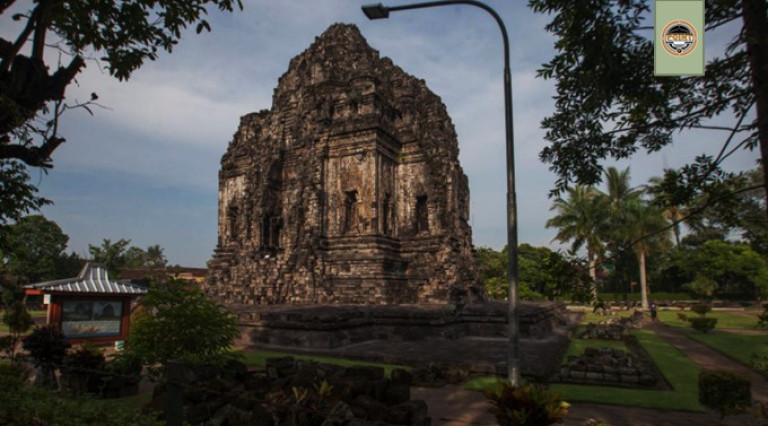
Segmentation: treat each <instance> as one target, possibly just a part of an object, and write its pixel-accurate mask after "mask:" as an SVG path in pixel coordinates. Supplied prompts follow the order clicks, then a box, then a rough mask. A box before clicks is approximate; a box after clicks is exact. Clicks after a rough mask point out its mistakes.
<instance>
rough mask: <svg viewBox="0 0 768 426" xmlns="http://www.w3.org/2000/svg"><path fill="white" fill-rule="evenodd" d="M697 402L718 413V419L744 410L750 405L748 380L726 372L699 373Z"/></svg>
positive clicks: (707, 371)
mask: <svg viewBox="0 0 768 426" xmlns="http://www.w3.org/2000/svg"><path fill="white" fill-rule="evenodd" d="M699 402H700V403H701V404H702V405H704V406H706V407H708V408H712V409H714V410H717V411H718V412H719V413H720V419H721V420H722V419H723V417H725V416H727V415H731V414H738V413H741V412H743V411H744V410H746V408H747V407H749V406H750V405H751V403H752V395H751V391H750V383H749V379H747V378H745V377H742V376H739V375H736V374H733V373H729V372H727V371H712V370H702V371H701V373H699Z"/></svg>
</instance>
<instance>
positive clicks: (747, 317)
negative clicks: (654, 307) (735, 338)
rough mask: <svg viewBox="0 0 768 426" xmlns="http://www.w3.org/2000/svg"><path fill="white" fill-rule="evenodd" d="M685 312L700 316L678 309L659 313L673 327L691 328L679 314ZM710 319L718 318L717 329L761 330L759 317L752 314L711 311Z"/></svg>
mask: <svg viewBox="0 0 768 426" xmlns="http://www.w3.org/2000/svg"><path fill="white" fill-rule="evenodd" d="M680 312H683V313H684V314H685V315H686V316H688V317H689V318H690V317H697V316H699V314H697V313H696V312H691V311H680V310H678V309H675V310H669V311H666V310H665V311H659V320H661V321H662V322H663V323H665V324H667V325H670V326H672V327H678V328H691V325H690V323H688V322H686V321H683V320H681V319H680V317H679V316H678V313H680ZM706 316H707V317H708V318H717V326H716V328H721V329H722V328H732V329H738V330H759V329H760V327H758V326H757V320H758V318H757V315H752V314H751V313H743V314H742V313H738V314H737V313H733V312H728V311H711V312H709V313H708V314H707V315H706Z"/></svg>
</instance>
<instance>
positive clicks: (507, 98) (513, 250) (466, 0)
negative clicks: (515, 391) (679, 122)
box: [362, 0, 520, 386]
mask: <svg viewBox="0 0 768 426" xmlns="http://www.w3.org/2000/svg"><path fill="white" fill-rule="evenodd" d="M456 4H466V5H470V6H475V7H479V8H481V9H483V10H485V11H486V12H488V13H490V14H491V16H493V19H495V20H496V23H497V24H498V25H499V29H500V30H501V37H502V39H503V40H504V119H505V123H506V133H507V140H506V142H507V253H508V265H507V284H508V286H509V296H508V298H507V299H508V301H509V309H508V312H507V313H508V321H509V355H508V359H507V378H508V379H509V381H510V383H511V384H512V385H513V386H518V385H519V384H520V336H519V334H520V333H519V331H520V327H519V322H518V305H519V303H518V291H517V287H518V285H517V283H518V280H517V196H516V193H515V149H514V148H515V138H514V134H513V131H512V78H511V76H510V72H509V40H508V38H507V28H506V27H505V26H504V22H503V21H502V20H501V17H500V16H499V14H498V13H496V11H495V10H493V9H492V8H491V7H490V6H488V5H486V4H485V3H481V2H479V1H473V0H446V1H430V2H425V3H414V4H404V5H400V6H384V5H382V4H381V3H379V4H369V5H365V6H363V7H362V9H363V13H365V16H367V17H368V19H384V18H389V13H390V12H398V11H401V10H410V9H425V8H428V7H437V6H450V5H456Z"/></svg>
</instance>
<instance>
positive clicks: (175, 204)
mask: <svg viewBox="0 0 768 426" xmlns="http://www.w3.org/2000/svg"><path fill="white" fill-rule="evenodd" d="M369 2H370V0H368V1H364V2H361V1H355V0H293V1H274V0H271V1H270V0H253V1H249V0H246V1H244V3H245V9H244V10H243V11H242V12H236V13H233V14H229V13H221V12H218V11H215V10H212V11H211V13H210V15H209V17H208V20H209V22H210V24H211V28H212V32H210V33H203V34H200V35H197V34H195V32H194V26H193V27H192V29H190V30H189V31H187V32H186V33H185V34H184V35H183V37H182V40H181V42H180V43H179V45H178V46H176V47H175V48H174V50H173V53H172V54H167V53H163V54H161V55H160V57H159V59H158V60H157V61H154V62H148V63H146V64H145V65H144V66H143V67H142V68H141V69H140V70H138V71H136V72H135V73H134V74H133V75H132V77H131V78H130V80H129V81H127V82H119V81H117V80H116V79H114V78H111V77H110V76H109V75H108V73H107V72H106V71H104V70H102V69H100V67H99V65H100V64H99V63H98V62H97V61H95V60H93V61H89V62H88V65H87V69H86V70H85V72H83V73H82V74H81V75H80V76H78V78H77V83H78V84H77V85H73V86H71V87H70V88H69V89H68V91H67V97H68V99H70V100H72V101H74V100H81V101H85V100H87V99H88V98H89V97H90V94H91V93H92V92H95V93H97V94H98V95H99V103H100V104H101V105H103V106H104V108H96V109H94V111H93V112H94V115H93V116H91V115H89V114H88V113H87V112H85V111H83V110H73V111H68V112H67V114H66V115H65V116H64V117H63V121H62V123H61V125H60V133H61V134H62V135H63V136H64V137H65V138H66V140H67V142H66V143H65V144H64V145H62V146H61V147H59V148H58V149H57V150H56V151H55V153H54V155H53V159H54V168H53V169H52V170H51V171H50V172H48V173H47V174H46V173H41V172H39V171H35V170H32V173H31V174H32V182H33V183H34V184H37V185H38V186H39V188H40V194H41V195H42V196H44V197H46V198H48V199H50V200H52V201H53V202H54V204H53V205H51V206H46V207H44V208H43V209H42V214H44V215H45V216H46V217H48V218H49V219H51V220H54V221H56V222H57V223H58V224H59V226H61V228H62V229H63V231H64V232H65V233H66V234H67V235H69V238H70V240H69V249H70V250H72V251H74V252H76V253H78V254H80V255H82V256H84V257H87V255H88V245H89V244H93V245H99V244H100V243H101V241H102V240H103V239H105V238H106V239H111V240H113V241H115V240H118V239H120V238H126V239H130V240H131V243H132V245H135V246H139V247H142V248H146V247H147V246H149V245H154V244H159V245H160V246H161V247H163V248H164V249H165V255H166V257H167V258H168V261H169V263H170V264H179V265H182V266H189V267H204V266H205V263H206V262H207V261H208V260H209V259H210V258H211V256H212V254H213V250H214V248H215V245H216V239H217V214H218V212H217V208H218V201H217V192H218V170H219V162H220V160H221V156H222V155H223V154H224V152H225V150H226V148H227V145H228V143H229V141H230V140H231V139H232V135H233V134H234V132H235V130H236V129H237V125H238V123H239V118H240V117H241V116H243V115H245V114H248V113H250V112H254V111H259V110H262V109H268V108H270V107H271V104H272V93H273V90H274V88H275V87H276V85H277V80H278V78H279V77H280V76H281V75H282V74H283V73H284V72H285V71H287V68H288V63H289V61H290V59H291V58H293V57H294V56H296V55H298V54H300V53H301V52H302V51H304V50H305V49H306V48H307V47H309V45H310V44H311V43H312V42H313V40H314V39H315V37H316V36H318V35H320V34H321V33H322V32H323V31H324V30H325V29H326V28H328V27H329V26H330V25H331V24H333V23H336V22H344V23H352V24H355V25H357V26H358V27H359V28H360V31H361V33H362V34H363V36H364V37H365V38H366V39H367V40H368V43H369V45H371V46H372V47H373V48H374V49H376V50H378V51H379V52H380V54H381V56H387V57H389V58H391V59H392V60H393V61H394V63H395V64H397V65H399V66H400V67H401V68H403V69H404V70H405V71H406V72H408V73H409V74H412V75H414V76H416V77H418V78H422V79H424V80H425V81H426V83H427V86H428V87H429V88H430V89H431V90H432V91H433V92H435V93H436V94H437V95H438V96H440V97H441V98H442V100H443V102H444V103H445V105H446V107H447V109H448V113H449V115H450V116H451V117H452V120H453V123H454V125H455V127H456V131H457V134H458V139H459V148H460V156H459V160H460V162H461V164H462V166H463V168H464V171H465V173H466V174H467V175H468V177H469V182H470V197H471V207H470V208H471V225H472V228H473V240H474V244H475V245H476V246H487V247H493V248H495V249H500V248H501V247H503V246H504V245H505V244H506V165H505V145H504V103H503V85H502V70H503V50H502V42H501V37H500V33H499V30H498V28H497V26H496V25H495V23H494V21H493V19H492V18H491V16H490V15H488V14H487V13H486V12H484V11H482V10H480V9H478V8H473V7H469V6H450V7H440V8H432V9H424V10H413V11H406V12H398V13H393V14H392V15H391V16H390V19H387V20H377V21H368V20H367V18H366V17H365V16H364V15H363V14H362V13H361V11H360V6H361V5H362V4H364V3H369ZM20 3H24V2H20ZM385 4H387V5H397V4H404V2H401V1H400V2H398V1H389V2H385ZM487 4H488V5H490V6H491V7H493V8H494V9H496V10H497V11H498V13H499V14H500V15H501V17H502V19H503V20H504V22H505V24H506V26H507V29H508V32H509V38H510V44H511V69H512V83H513V89H512V90H513V102H514V107H513V120H514V133H515V157H516V182H517V183H516V186H517V199H518V229H519V241H520V243H529V244H532V245H536V246H549V247H551V248H553V249H558V248H564V247H565V246H561V245H559V244H558V243H556V242H552V239H553V237H554V236H555V230H554V229H547V228H546V222H547V220H548V219H549V218H551V217H552V216H553V215H554V214H555V213H554V212H552V211H550V210H549V209H550V206H551V205H552V199H551V198H548V194H549V191H550V190H551V189H552V188H553V186H554V182H555V179H556V177H555V175H554V174H553V173H552V172H550V171H549V170H548V166H547V165H546V164H543V163H541V162H540V161H539V159H538V154H539V152H540V151H541V149H542V148H543V147H544V146H545V144H546V142H545V140H544V138H543V136H544V131H543V130H542V129H541V128H540V122H541V120H542V119H543V118H544V117H546V116H548V115H550V114H552V112H553V111H554V102H553V100H552V96H554V94H555V90H554V83H553V82H552V81H545V80H542V79H539V78H536V70H537V69H538V68H540V66H541V64H543V63H545V62H547V61H548V60H549V59H550V58H551V57H552V56H553V55H554V48H553V43H554V38H553V37H552V36H551V35H550V34H548V33H546V32H545V31H544V26H545V25H546V24H547V23H548V22H549V20H550V17H547V16H545V15H536V14H534V13H533V12H532V11H530V10H529V9H528V8H527V7H526V5H525V4H526V2H524V1H509V0H503V1H502V0H496V1H494V0H488V1H487ZM10 15H11V13H6V14H5V15H3V16H0V33H2V34H4V35H5V36H6V37H8V35H9V34H14V33H13V31H14V28H15V27H14V26H13V25H14V23H13V22H10ZM649 25H650V24H649ZM723 40H724V39H717V38H713V39H712V40H711V41H710V40H707V42H706V43H707V44H706V46H707V55H708V56H711V52H714V51H717V50H719V49H717V48H718V47H719V46H721V45H722V43H724V41H723ZM101 65H103V64H101ZM726 120H727V118H726ZM722 139H723V135H722V134H721V133H712V132H693V133H688V134H683V135H680V136H679V137H677V138H676V142H675V144H674V145H673V146H671V147H669V148H665V149H664V150H662V151H661V152H657V153H653V154H650V155H648V154H645V153H644V152H641V153H638V154H636V155H635V156H634V157H633V158H632V160H631V161H625V162H622V163H615V162H609V163H607V164H609V165H617V166H619V167H627V166H629V167H631V176H632V184H633V185H634V186H639V185H642V184H644V183H646V182H647V181H648V179H649V178H650V177H652V176H658V175H661V173H662V170H663V169H664V168H670V167H677V166H680V165H682V164H684V163H686V162H689V161H692V159H693V157H694V156H695V155H698V154H702V153H709V154H715V153H716V151H717V149H718V147H719V144H718V142H719V141H721V140H722ZM757 155H758V154H757V152H743V153H739V154H738V155H736V156H734V157H732V158H730V159H728V161H726V163H725V167H726V168H727V169H730V170H743V169H751V168H754V167H755V161H756V159H757Z"/></svg>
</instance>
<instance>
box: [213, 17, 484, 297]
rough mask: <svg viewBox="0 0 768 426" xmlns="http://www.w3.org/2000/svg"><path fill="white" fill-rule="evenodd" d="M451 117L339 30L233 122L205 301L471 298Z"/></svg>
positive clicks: (465, 213) (419, 85)
mask: <svg viewBox="0 0 768 426" xmlns="http://www.w3.org/2000/svg"><path fill="white" fill-rule="evenodd" d="M458 153H459V148H458V142H457V139H456V132H455V130H454V127H453V124H452V122H451V119H450V117H449V116H448V113H447V112H446V108H445V105H443V103H442V102H441V100H440V98H439V97H438V96H437V95H435V94H434V93H432V92H431V91H430V90H429V89H428V88H427V86H426V84H425V82H424V81H423V80H420V79H418V78H415V77H413V76H411V75H408V74H406V73H405V72H404V71H403V70H402V69H400V68H399V67H397V66H396V65H394V64H393V63H392V61H391V60H390V59H388V58H380V57H379V54H378V52H377V51H376V50H374V49H372V48H371V47H370V46H369V45H368V44H367V42H366V40H365V39H364V38H363V36H362V35H361V34H360V32H359V31H358V29H357V28H356V27H355V26H353V25H343V24H335V25H333V26H331V27H330V28H328V30H326V31H325V32H324V33H323V34H322V35H321V36H320V37H318V38H316V39H315V42H314V43H313V44H312V45H311V46H310V47H309V48H308V49H307V50H305V51H304V52H303V53H301V54H300V55H298V56H297V57H295V58H293V59H292V60H291V62H290V66H289V68H288V71H287V72H286V73H285V74H284V75H283V76H282V77H281V78H280V80H279V82H278V86H277V89H275V92H274V96H273V101H272V108H271V109H269V110H263V111H260V112H257V113H252V114H248V115H246V116H244V117H242V118H241V122H240V126H239V128H238V129H237V132H236V133H235V135H234V137H233V139H232V141H231V142H230V144H229V147H228V149H227V152H226V153H225V154H224V156H223V157H222V160H221V171H220V172H219V221H218V230H219V238H218V244H217V246H216V249H215V252H214V256H213V259H212V260H211V261H210V262H209V264H208V266H209V270H210V277H209V280H208V282H207V283H206V284H205V290H206V292H207V294H208V295H209V296H211V297H213V298H214V299H216V300H218V301H219V302H221V303H225V304H230V305H231V304H288V303H290V304H410V303H445V302H446V301H448V300H449V298H450V297H453V296H452V295H454V294H456V293H458V294H469V295H479V294H481V292H479V290H478V288H479V287H478V286H477V274H476V270H475V263H474V258H473V254H472V235H471V229H470V226H469V224H468V223H467V221H468V218H469V184H468V180H467V177H466V175H465V174H464V172H463V170H462V168H461V166H460V165H459V161H458Z"/></svg>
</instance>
